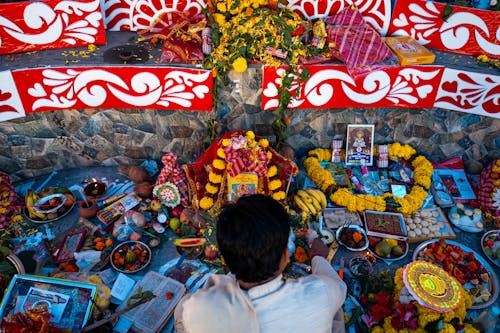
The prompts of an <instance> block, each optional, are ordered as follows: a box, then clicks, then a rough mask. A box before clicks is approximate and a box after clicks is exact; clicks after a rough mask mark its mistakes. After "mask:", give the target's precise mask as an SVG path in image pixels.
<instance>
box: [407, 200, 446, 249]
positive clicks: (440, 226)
mask: <svg viewBox="0 0 500 333" xmlns="http://www.w3.org/2000/svg"><path fill="white" fill-rule="evenodd" d="M405 223H406V227H407V229H408V243H416V242H420V241H423V240H427V239H431V238H447V239H453V238H455V237H456V235H455V232H454V231H453V228H452V227H451V225H450V223H449V222H448V219H446V217H445V216H444V214H443V211H442V210H441V208H439V207H431V208H424V209H421V210H417V211H416V212H414V213H413V214H412V215H411V216H408V217H406V218H405Z"/></svg>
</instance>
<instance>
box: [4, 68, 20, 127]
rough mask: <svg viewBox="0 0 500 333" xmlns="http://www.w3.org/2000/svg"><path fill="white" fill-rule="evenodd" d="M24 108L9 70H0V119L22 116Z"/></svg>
mask: <svg viewBox="0 0 500 333" xmlns="http://www.w3.org/2000/svg"><path fill="white" fill-rule="evenodd" d="M24 115H25V113H24V108H23V104H22V103H21V98H20V97H19V93H18V92H17V88H16V83H15V82H14V78H13V77H12V73H11V72H10V71H3V72H0V121H5V120H10V119H15V118H21V117H24Z"/></svg>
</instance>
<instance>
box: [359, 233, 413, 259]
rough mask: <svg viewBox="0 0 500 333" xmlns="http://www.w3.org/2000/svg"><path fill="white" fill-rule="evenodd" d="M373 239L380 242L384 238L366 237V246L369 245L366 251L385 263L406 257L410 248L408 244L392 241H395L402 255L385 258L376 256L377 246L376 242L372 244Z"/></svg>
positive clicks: (391, 255) (390, 255)
mask: <svg viewBox="0 0 500 333" xmlns="http://www.w3.org/2000/svg"><path fill="white" fill-rule="evenodd" d="M374 239H376V240H378V241H379V242H381V241H382V240H383V239H384V238H381V237H375V236H368V244H369V246H368V251H370V252H371V253H372V254H373V255H374V256H375V257H377V258H378V259H381V260H384V261H385V262H386V263H392V262H394V261H398V260H401V259H403V258H404V257H406V255H407V254H408V250H409V248H410V246H409V245H408V242H406V241H402V240H398V239H394V240H395V241H397V245H398V246H399V247H400V248H401V249H402V251H403V253H402V254H401V255H399V256H395V255H393V254H389V256H386V257H384V256H381V255H379V254H377V251H376V246H377V244H378V242H376V241H375V242H374Z"/></svg>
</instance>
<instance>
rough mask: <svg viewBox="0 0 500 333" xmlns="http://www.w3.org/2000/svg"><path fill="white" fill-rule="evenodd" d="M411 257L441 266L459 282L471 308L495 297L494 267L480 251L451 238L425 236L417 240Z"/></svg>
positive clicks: (495, 280)
mask: <svg viewBox="0 0 500 333" xmlns="http://www.w3.org/2000/svg"><path fill="white" fill-rule="evenodd" d="M413 260H425V261H428V262H431V263H434V264H436V265H438V266H440V267H442V268H443V269H444V270H445V271H446V272H448V273H449V274H450V275H452V276H454V277H455V278H456V279H457V280H458V282H460V283H461V284H462V286H463V288H464V289H465V290H466V291H467V292H468V293H469V295H470V297H471V299H472V307H471V309H482V308H485V307H488V306H489V305H491V304H492V303H494V302H495V301H496V299H497V298H498V293H499V286H498V279H497V277H496V275H495V271H494V270H493V268H491V266H490V265H489V264H488V263H487V262H486V260H484V259H483V258H482V257H481V256H480V255H478V254H477V253H475V252H474V251H473V250H472V249H470V248H468V247H467V246H465V245H462V244H460V243H457V242H454V241H451V240H444V239H440V240H429V241H426V242H423V243H422V244H420V245H419V246H418V247H417V248H416V249H415V252H414V253H413Z"/></svg>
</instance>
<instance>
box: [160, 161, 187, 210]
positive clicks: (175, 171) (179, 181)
mask: <svg viewBox="0 0 500 333" xmlns="http://www.w3.org/2000/svg"><path fill="white" fill-rule="evenodd" d="M161 161H162V163H163V165H164V167H163V169H162V170H161V172H160V175H159V176H158V179H156V183H155V186H157V185H161V184H164V183H166V182H171V183H173V184H174V185H175V186H177V189H178V190H179V194H180V196H181V205H183V206H184V207H187V206H188V204H189V191H188V183H187V178H186V174H185V173H184V171H183V170H182V169H181V167H180V166H179V165H178V164H177V155H175V154H174V153H166V154H165V155H163V157H162V158H161Z"/></svg>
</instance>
